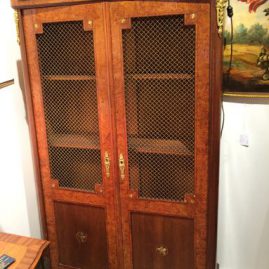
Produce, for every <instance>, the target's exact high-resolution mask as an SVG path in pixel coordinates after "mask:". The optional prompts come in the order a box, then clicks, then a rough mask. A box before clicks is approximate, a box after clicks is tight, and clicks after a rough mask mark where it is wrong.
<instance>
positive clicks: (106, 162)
mask: <svg viewBox="0 0 269 269" xmlns="http://www.w3.org/2000/svg"><path fill="white" fill-rule="evenodd" d="M105 168H106V177H107V178H109V177H110V159H109V155H108V152H107V151H106V152H105Z"/></svg>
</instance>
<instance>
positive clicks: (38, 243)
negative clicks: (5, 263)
mask: <svg viewBox="0 0 269 269" xmlns="http://www.w3.org/2000/svg"><path fill="white" fill-rule="evenodd" d="M48 245H49V242H48V241H46V240H40V239H34V238H30V237H24V236H18V235H13V234H6V233H0V255H2V254H6V255H9V256H11V257H13V258H15V259H16V262H15V263H13V264H12V265H11V266H10V267H9V269H13V268H14V269H15V268H21V269H34V268H35V267H36V265H37V263H38V261H39V259H40V257H41V256H42V253H43V251H44V250H45V249H46V248H47V247H48Z"/></svg>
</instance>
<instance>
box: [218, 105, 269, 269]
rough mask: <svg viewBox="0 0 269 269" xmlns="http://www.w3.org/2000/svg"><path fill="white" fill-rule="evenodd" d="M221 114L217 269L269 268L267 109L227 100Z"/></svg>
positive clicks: (268, 144)
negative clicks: (244, 143)
mask: <svg viewBox="0 0 269 269" xmlns="http://www.w3.org/2000/svg"><path fill="white" fill-rule="evenodd" d="M224 111H225V126H224V131H223V136H222V140H221V160H220V163H221V166H220V196H219V231H218V262H219V264H220V268H221V269H268V268H269V254H268V253H269V105H266V104H265V105H261V104H259V105H254V104H239V103H228V102H227V103H225V104H224ZM240 135H247V136H248V138H249V147H245V146H242V145H240V143H239V141H240V139H239V138H240Z"/></svg>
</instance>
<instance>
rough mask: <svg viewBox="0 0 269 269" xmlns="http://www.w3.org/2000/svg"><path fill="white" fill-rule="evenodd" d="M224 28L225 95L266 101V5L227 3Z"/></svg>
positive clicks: (260, 1) (251, 0)
mask: <svg viewBox="0 0 269 269" xmlns="http://www.w3.org/2000/svg"><path fill="white" fill-rule="evenodd" d="M230 5H231V6H232V7H233V16H232V18H229V17H227V18H226V23H225V28H224V54H223V85H224V95H226V96H239V97H244V96H246V97H268V98H269V1H268V2H267V0H242V1H239V0H230Z"/></svg>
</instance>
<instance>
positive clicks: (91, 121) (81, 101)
mask: <svg viewBox="0 0 269 269" xmlns="http://www.w3.org/2000/svg"><path fill="white" fill-rule="evenodd" d="M23 26H24V32H25V43H26V50H27V61H28V67H29V76H30V87H31V95H32V100H33V107H34V116H35V125H36V131H37V140H38V153H39V159H40V167H41V177H42V183H43V189H44V197H45V209H46V215H47V224H48V233H49V240H50V241H51V257H52V264H53V268H61V265H60V262H61V261H59V258H61V257H62V256H61V255H59V254H60V250H59V248H58V245H57V242H58V241H59V240H58V239H59V238H58V236H60V235H59V234H57V233H56V227H55V225H56V223H55V222H56V220H55V214H56V212H55V207H54V202H55V201H61V202H72V203H75V204H77V203H79V204H84V205H88V206H93V207H102V208H103V209H104V210H103V211H104V212H103V213H102V214H104V221H105V225H106V232H107V236H105V237H100V240H101V238H102V240H106V241H107V242H106V244H107V251H108V253H109V254H108V257H109V258H108V265H107V266H106V268H114V269H116V268H118V265H117V253H116V251H117V248H116V245H117V238H116V229H117V227H116V218H115V206H114V205H115V193H114V189H115V185H114V184H115V182H114V169H113V166H112V165H110V163H113V137H112V115H111V110H110V96H109V82H108V64H107V57H106V55H107V51H106V50H107V48H106V34H105V21H104V4H102V3H99V4H96V3H94V4H88V5H76V6H62V7H51V8H40V9H29V10H25V11H24V12H23ZM86 214H88V213H87V212H86ZM57 221H58V223H57V225H59V222H61V220H59V218H58V220H57ZM83 221H85V222H86V220H85V219H84V220H83ZM89 221H90V220H89ZM96 236H97V237H99V236H100V233H99V234H98V233H97V234H96ZM70 240H71V239H70ZM96 240H97V239H96ZM70 242H71V241H70ZM75 254H76V255H75V257H73V258H74V260H72V261H70V262H73V261H75V260H76V261H78V260H79V259H80V252H79V251H76V252H75ZM91 254H92V253H89V255H91ZM91 259H93V257H89V260H91Z"/></svg>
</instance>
